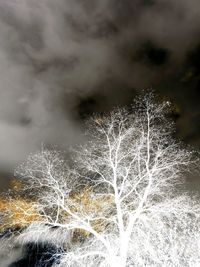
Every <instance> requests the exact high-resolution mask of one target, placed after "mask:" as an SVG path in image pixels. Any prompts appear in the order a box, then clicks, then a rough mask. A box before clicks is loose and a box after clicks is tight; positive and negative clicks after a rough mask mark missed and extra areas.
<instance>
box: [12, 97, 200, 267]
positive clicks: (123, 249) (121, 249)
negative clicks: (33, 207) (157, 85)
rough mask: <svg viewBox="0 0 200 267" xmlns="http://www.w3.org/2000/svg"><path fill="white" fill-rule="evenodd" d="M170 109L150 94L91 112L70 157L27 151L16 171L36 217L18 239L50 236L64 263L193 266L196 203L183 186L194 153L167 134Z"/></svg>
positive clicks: (197, 258)
mask: <svg viewBox="0 0 200 267" xmlns="http://www.w3.org/2000/svg"><path fill="white" fill-rule="evenodd" d="M168 110H169V103H162V104H155V103H154V96H153V94H152V93H149V94H148V95H146V96H145V97H143V98H141V97H139V98H138V99H137V100H136V101H135V103H134V105H133V107H132V109H131V111H128V110H126V109H120V108H116V109H115V110H114V111H113V112H111V113H110V114H109V115H107V116H102V117H94V118H92V119H91V121H90V122H89V123H88V129H89V131H88V136H89V137H90V141H88V142H87V143H86V144H84V145H82V146H79V147H78V148H77V149H73V159H72V160H70V161H69V162H67V161H66V159H65V158H64V157H63V156H62V153H61V152H59V151H56V150H48V149H43V150H42V151H41V152H38V153H36V154H34V155H31V156H29V157H28V159H27V161H26V162H25V163H23V164H22V165H21V166H20V167H19V168H18V169H17V171H16V175H17V176H18V177H21V179H23V180H24V181H25V182H26V186H25V189H26V190H27V192H29V193H30V195H31V198H32V199H33V200H34V201H36V200H37V212H38V213H39V214H40V217H39V218H41V219H40V220H38V221H36V222H33V223H31V225H30V226H29V227H28V228H27V230H26V231H24V232H22V233H21V235H20V236H19V237H18V238H19V240H23V242H25V241H26V240H36V241H37V240H39V239H40V238H42V240H44V239H45V238H46V239H48V240H53V242H55V243H56V244H57V245H58V247H59V248H62V251H59V252H58V253H57V255H55V256H56V257H58V256H60V259H61V263H62V264H63V266H77V267H78V266H87V267H90V266H91V267H94V266H95V267H96V266H103V267H105V266H112V267H118V266H119V267H125V266H199V264H200V242H199V240H200V231H199V230H200V224H199V215H200V204H199V202H198V200H197V199H196V198H195V197H191V196H189V195H188V194H187V192H186V191H183V190H181V184H182V183H183V181H184V180H183V176H184V174H185V173H186V172H188V171H191V170H194V169H197V167H198V162H199V158H198V156H197V153H196V152H195V151H192V150H187V149H185V148H184V147H183V145H182V144H181V143H179V142H177V141H175V140H174V139H173V138H172V134H173V125H172V123H171V122H168V120H167V114H168ZM52 229H53V230H52Z"/></svg>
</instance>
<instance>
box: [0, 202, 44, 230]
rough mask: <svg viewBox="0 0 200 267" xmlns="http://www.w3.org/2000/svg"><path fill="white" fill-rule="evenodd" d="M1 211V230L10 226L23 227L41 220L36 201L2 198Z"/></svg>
mask: <svg viewBox="0 0 200 267" xmlns="http://www.w3.org/2000/svg"><path fill="white" fill-rule="evenodd" d="M0 212H1V217H2V221H1V224H0V231H3V230H4V229H6V228H10V227H20V228H23V227H25V226H28V225H29V224H30V223H31V222H33V221H37V220H41V219H40V216H39V214H38V213H37V211H36V209H35V207H34V203H32V202H30V201H27V200H24V199H11V200H4V199H0Z"/></svg>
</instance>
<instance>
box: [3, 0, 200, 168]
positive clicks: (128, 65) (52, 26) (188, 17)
mask: <svg viewBox="0 0 200 267" xmlns="http://www.w3.org/2000/svg"><path fill="white" fill-rule="evenodd" d="M199 7H200V3H199V1H198V0H191V1H187V0H181V1H174V0H159V1H158V0H157V1H156V0H155V1H154V0H143V1H141V0H140V1H139V0H135V1H132V0H124V1H119V0H98V1H92V0H57V1H54V0H41V1H36V0H9V1H4V0H0V35H1V39H0V94H1V98H0V132H1V138H0V147H1V152H0V165H1V169H3V168H5V169H9V170H10V169H12V168H13V167H14V165H15V164H17V163H18V162H19V161H20V160H21V159H22V158H23V157H25V156H26V155H27V154H28V153H29V152H31V151H34V150H36V149H38V148H39V147H40V146H41V142H44V143H47V144H48V143H55V144H58V145H60V146H62V147H65V146H67V145H68V144H71V143H76V142H77V141H80V140H81V137H80V136H81V131H82V125H81V122H80V120H79V117H80V116H81V117H84V113H85V112H86V113H87V108H86V109H85V104H84V103H85V102H84V101H86V105H87V104H88V102H87V99H93V100H92V101H94V102H93V104H92V106H91V110H89V112H92V111H95V110H100V111H101V110H103V109H107V108H111V107H112V106H113V105H115V104H126V103H127V102H128V101H130V99H131V98H132V97H133V96H134V94H135V92H136V91H137V90H140V89H143V88H147V87H149V86H155V87H159V86H160V84H162V83H163V87H164V86H166V84H167V81H168V80H169V79H170V81H171V80H173V79H174V76H176V75H177V73H178V72H179V71H177V69H178V68H179V70H182V69H183V67H182V64H183V62H184V61H185V56H186V54H187V51H188V50H190V49H192V48H193V47H194V46H195V45H196V43H197V42H198V41H199V40H198V32H199V30H200V26H199V25H200V16H198V12H197V11H198V10H199ZM168 87H169V86H168V85H167V86H166V88H167V89H166V90H165V91H166V92H167V93H166V94H168V95H169V96H170V97H172V98H173V97H175V98H176V97H177V95H179V94H176V93H175V92H173V91H170V90H169V89H168ZM163 90H164V89H163ZM178 90H180V89H178ZM161 91H162V90H161ZM192 101H193V100H191V103H193V102H192ZM89 103H90V102H89ZM180 103H181V101H180ZM89 105H90V104H89ZM82 107H83V108H82ZM89 109H90V108H89ZM80 113H81V114H80ZM82 115H83V116H82ZM189 118H190V116H189Z"/></svg>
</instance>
